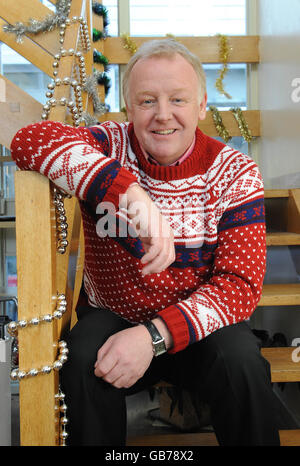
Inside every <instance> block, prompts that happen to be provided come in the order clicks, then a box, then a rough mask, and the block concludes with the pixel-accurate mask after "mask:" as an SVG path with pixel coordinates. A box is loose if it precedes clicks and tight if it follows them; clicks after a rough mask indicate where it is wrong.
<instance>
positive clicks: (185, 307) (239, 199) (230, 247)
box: [158, 165, 266, 353]
mask: <svg viewBox="0 0 300 466" xmlns="http://www.w3.org/2000/svg"><path fill="white" fill-rule="evenodd" d="M253 179H254V182H253ZM263 196H264V192H263V184H262V180H261V176H260V174H259V171H258V169H257V167H256V168H255V166H254V165H252V168H251V170H249V171H248V172H247V171H246V172H244V173H243V174H242V175H241V176H239V177H238V178H237V179H236V180H235V181H234V182H233V183H232V184H231V186H230V188H229V189H228V190H227V191H226V194H224V196H223V198H222V199H221V202H220V204H223V205H224V204H226V203H227V206H226V208H225V210H224V212H223V214H222V216H221V218H220V221H219V223H218V239H217V245H216V249H215V251H214V261H213V267H212V271H211V274H210V276H209V277H208V280H207V281H206V282H205V283H204V284H202V285H201V286H199V288H198V289H197V290H195V291H194V292H193V293H192V294H191V295H190V296H189V297H188V298H187V299H185V300H183V301H181V302H179V303H177V304H176V305H171V306H170V307H168V308H166V309H163V310H162V311H160V312H159V313H158V315H159V316H160V317H161V318H162V319H163V320H164V321H165V323H166V325H167V327H168V329H169V331H170V332H171V334H172V337H173V342H174V345H173V348H172V349H171V350H170V352H171V353H176V352H178V351H181V350H183V349H184V348H186V347H187V346H188V345H190V344H192V343H194V342H196V341H199V340H201V339H203V338H205V337H206V336H208V335H210V334H211V333H212V332H214V331H216V330H218V329H220V328H222V327H224V326H227V325H231V324H235V323H238V322H241V321H243V320H247V319H248V318H249V317H250V316H251V314H252V313H253V311H254V310H255V308H256V306H257V304H258V301H259V299H260V297H261V292H262V285H263V279H264V275H265V266H266V235H265V217H264V197H263ZM226 199H227V200H226ZM228 199H230V201H228ZM220 204H219V205H220Z"/></svg>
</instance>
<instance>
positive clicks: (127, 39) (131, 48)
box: [121, 34, 138, 55]
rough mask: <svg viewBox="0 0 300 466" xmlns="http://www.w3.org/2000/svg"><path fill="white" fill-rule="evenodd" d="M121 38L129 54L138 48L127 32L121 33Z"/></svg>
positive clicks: (132, 53)
mask: <svg viewBox="0 0 300 466" xmlns="http://www.w3.org/2000/svg"><path fill="white" fill-rule="evenodd" d="M121 38H122V39H123V43H124V45H123V47H124V49H127V50H128V51H129V53H130V54H131V55H134V54H135V53H136V51H137V49H138V47H137V45H136V43H135V42H134V41H133V40H132V39H131V38H130V36H129V34H121Z"/></svg>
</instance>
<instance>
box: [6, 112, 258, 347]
mask: <svg viewBox="0 0 300 466" xmlns="http://www.w3.org/2000/svg"><path fill="white" fill-rule="evenodd" d="M11 152H12V156H13V158H14V160H15V161H16V163H17V165H18V166H19V167H20V168H21V169H24V170H35V171H38V172H40V173H42V174H44V175H45V176H47V177H48V178H49V179H50V180H52V181H53V182H54V183H55V184H56V185H57V186H58V187H60V188H62V189H63V190H64V191H66V192H68V193H70V194H72V195H74V196H77V197H78V198H79V199H80V200H81V203H80V204H81V210H82V218H83V225H84V234H85V248H86V249H85V270H84V286H85V291H86V293H87V296H88V298H89V302H90V304H91V305H93V306H96V307H106V308H109V309H111V311H113V312H115V313H117V314H119V315H121V316H122V317H123V318H125V319H128V320H130V321H131V322H135V323H139V322H143V321H145V320H147V319H152V318H153V317H154V316H156V315H158V316H160V317H161V318H162V319H163V320H164V321H165V323H166V324H167V326H168V328H169V330H170V332H171V334H172V337H173V342H174V345H173V348H172V349H171V350H170V352H177V351H180V350H182V349H184V348H186V347H187V346H188V345H190V344H192V343H194V342H196V341H199V340H201V339H203V338H205V337H206V336H207V335H209V334H210V333H212V332H214V331H216V330H218V329H219V328H221V327H224V326H226V325H230V324H233V323H237V322H240V321H242V320H245V319H248V318H249V317H250V316H251V314H252V312H253V311H254V309H255V307H256V306H257V303H258V301H259V299H260V296H261V291H262V283H263V278H264V274H265V255H266V245H265V220H264V201H263V194H264V193H263V184H262V179H261V176H260V173H259V170H258V168H257V166H256V164H255V163H254V162H253V160H251V158H250V157H248V156H246V155H244V154H242V153H240V152H237V151H235V150H234V149H232V148H230V147H229V146H226V145H224V144H222V143H220V142H218V141H216V140H214V139H212V138H210V137H208V136H206V135H204V134H203V133H202V132H201V131H200V130H199V129H197V131H196V143H195V147H194V150H193V153H192V154H191V155H190V156H189V157H188V159H187V160H185V161H184V162H183V163H182V164H181V165H179V166H169V167H164V166H158V165H153V164H151V163H150V162H149V161H148V160H146V158H145V157H144V155H143V153H142V151H141V149H140V146H139V143H138V141H137V139H136V136H135V134H134V131H133V126H132V125H131V124H128V123H125V124H117V123H115V122H106V123H104V124H101V125H97V126H94V127H91V128H73V127H70V126H67V125H64V124H61V123H54V122H50V121H49V122H41V123H36V124H33V125H30V126H28V127H26V128H23V129H21V130H20V131H19V132H18V133H17V134H16V136H15V137H14V139H13V141H12V144H11ZM133 182H138V183H139V184H140V186H142V188H143V189H144V190H145V191H146V192H147V193H148V194H149V196H150V197H151V198H152V200H153V201H154V202H155V203H156V205H157V206H158V207H159V209H160V211H161V212H162V214H163V215H164V216H165V217H166V218H167V219H168V221H169V223H170V224H171V226H172V228H173V230H174V234H175V248H176V259H175V262H174V263H173V264H171V266H169V267H168V269H167V270H165V271H164V272H162V273H158V274H152V275H148V276H145V277H143V276H142V274H141V269H142V266H141V263H140V259H141V257H142V256H143V253H144V250H143V245H142V243H141V241H140V240H139V239H138V238H137V237H136V235H130V234H128V230H129V231H130V229H129V228H128V220H127V219H126V216H125V214H124V212H122V211H119V210H118V209H119V197H120V195H121V194H124V193H125V192H126V190H127V189H128V187H129V186H130V185H131V184H132V183H133ZM108 203H110V205H112V206H113V208H114V209H113V212H112V217H113V218H114V222H113V223H112V224H113V226H115V228H113V229H112V230H113V231H110V232H109V233H108V231H107V230H105V222H104V220H105V219H106V220H107V218H108V217H107V211H105V209H104V208H103V209H102V210H101V206H104V207H105V206H107V205H108ZM97 206H98V207H97ZM99 206H100V209H99ZM102 221H103V223H102ZM126 222H127V223H126ZM124 225H125V226H124ZM124 228H125V230H124ZM124 231H125V234H124Z"/></svg>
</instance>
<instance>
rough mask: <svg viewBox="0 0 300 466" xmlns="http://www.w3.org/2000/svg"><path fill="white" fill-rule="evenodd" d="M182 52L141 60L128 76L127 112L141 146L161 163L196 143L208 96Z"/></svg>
mask: <svg viewBox="0 0 300 466" xmlns="http://www.w3.org/2000/svg"><path fill="white" fill-rule="evenodd" d="M199 100H200V99H199V82H198V77H197V75H196V72H195V70H194V68H193V67H192V65H191V64H190V63H188V62H187V61H186V60H185V59H184V58H183V57H182V56H181V55H179V54H177V55H175V56H174V57H172V58H167V57H153V58H147V59H141V60H139V61H138V62H137V63H136V64H135V65H134V67H133V69H132V71H131V74H130V79H129V101H128V102H127V105H126V106H127V114H128V118H129V121H130V122H132V123H133V125H134V131H135V134H136V137H137V139H138V141H139V143H140V145H141V147H142V148H143V149H144V150H145V151H146V152H147V153H148V154H150V155H151V156H152V157H153V158H154V159H155V160H157V161H158V162H159V163H160V164H161V165H170V164H171V163H173V162H175V161H176V160H177V159H178V158H179V157H180V156H181V155H182V154H184V152H185V151H186V150H187V149H188V148H189V147H190V145H191V144H192V142H193V139H194V135H195V131H196V128H197V125H198V121H199V120H204V118H205V116H206V102H207V97H206V95H205V97H204V98H203V100H202V102H199Z"/></svg>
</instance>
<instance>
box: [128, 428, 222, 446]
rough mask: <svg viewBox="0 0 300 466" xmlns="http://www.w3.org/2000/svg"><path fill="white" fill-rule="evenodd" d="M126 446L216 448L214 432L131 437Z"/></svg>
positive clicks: (216, 442)
mask: <svg viewBox="0 0 300 466" xmlns="http://www.w3.org/2000/svg"><path fill="white" fill-rule="evenodd" d="M126 445H127V446H166V445H168V446H195V447H196V446H218V441H217V439H216V436H215V434H214V432H205V433H203V432H194V433H183V434H181V433H177V432H175V433H169V434H159V435H158V434H153V435H144V436H141V437H132V438H129V439H128V440H127V443H126Z"/></svg>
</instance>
